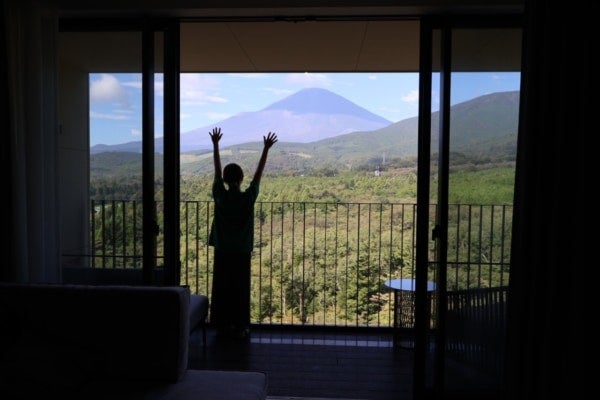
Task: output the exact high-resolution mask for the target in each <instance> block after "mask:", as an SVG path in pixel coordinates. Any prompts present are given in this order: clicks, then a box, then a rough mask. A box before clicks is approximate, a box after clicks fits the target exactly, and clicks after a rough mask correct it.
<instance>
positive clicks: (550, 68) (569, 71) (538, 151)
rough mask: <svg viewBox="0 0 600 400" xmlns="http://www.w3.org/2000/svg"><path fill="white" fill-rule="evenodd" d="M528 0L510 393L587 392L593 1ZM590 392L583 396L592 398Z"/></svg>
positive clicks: (518, 395)
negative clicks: (586, 353) (587, 190)
mask: <svg viewBox="0 0 600 400" xmlns="http://www.w3.org/2000/svg"><path fill="white" fill-rule="evenodd" d="M575 3H576V4H570V5H569V7H567V8H565V7H564V5H560V4H557V3H551V2H541V1H533V0H532V1H528V3H527V7H526V24H525V31H524V33H525V37H524V53H523V74H522V89H521V93H522V98H521V107H522V108H521V120H520V129H519V142H518V151H517V153H518V159H517V176H516V187H515V215H514V224H513V244H512V255H513V258H512V261H511V282H510V294H509V330H508V337H509V340H508V349H509V350H508V354H507V356H508V357H507V360H508V362H507V364H506V371H507V374H506V376H507V388H508V390H507V396H506V398H507V399H546V398H580V397H579V396H577V394H582V393H583V389H584V384H583V381H584V378H583V376H584V374H583V366H584V364H583V362H584V360H585V357H584V354H585V353H584V351H586V350H585V349H584V347H586V346H588V345H590V344H591V343H589V342H585V341H584V331H585V328H584V327H585V325H584V322H585V320H584V315H583V314H584V306H585V301H584V296H585V293H588V291H587V287H586V286H588V285H587V284H585V283H584V282H586V281H587V280H588V277H589V271H590V267H592V266H593V264H594V263H593V261H591V260H592V259H594V258H595V255H593V254H592V253H593V251H592V250H591V249H592V248H591V247H590V246H591V240H590V239H591V237H590V236H589V235H588V234H587V233H586V232H587V231H588V229H586V226H588V227H589V225H590V223H589V220H590V215H592V214H594V212H595V210H594V206H595V205H594V204H593V203H592V202H589V201H588V200H587V199H588V196H587V195H586V187H588V186H590V184H592V183H593V182H594V181H595V180H596V179H594V178H592V181H591V182H590V181H588V180H587V179H586V174H589V172H588V171H589V168H588V167H589V165H588V164H589V154H590V147H589V143H588V135H589V133H590V132H592V131H591V127H592V125H591V117H592V115H593V113H594V110H593V109H592V103H591V98H592V95H593V94H594V93H595V92H596V90H595V89H596V88H597V85H596V84H595V83H596V82H595V80H596V78H595V76H594V74H595V73H596V69H594V68H593V65H592V58H591V51H592V49H591V47H589V46H587V45H586V41H587V40H588V39H589V38H590V37H592V36H591V35H592V24H591V23H589V22H590V21H589V17H588V16H589V15H593V13H592V9H591V8H592V7H591V2H590V1H588V2H584V1H575ZM583 397H584V396H581V398H583Z"/></svg>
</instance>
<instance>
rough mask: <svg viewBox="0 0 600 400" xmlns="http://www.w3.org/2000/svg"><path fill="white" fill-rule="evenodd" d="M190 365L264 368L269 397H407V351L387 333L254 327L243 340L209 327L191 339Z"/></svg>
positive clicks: (354, 399)
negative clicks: (225, 337) (204, 336)
mask: <svg viewBox="0 0 600 400" xmlns="http://www.w3.org/2000/svg"><path fill="white" fill-rule="evenodd" d="M190 344H191V347H190V361H189V367H190V368H192V369H223V370H229V369H235V370H249V371H262V372H266V373H267V377H268V382H269V389H268V396H269V400H296V399H300V398H302V400H308V399H309V398H310V399H311V400H313V399H314V400H316V399H318V400H323V399H337V400H340V399H345V400H357V399H360V400H391V399H394V400H403V399H407V400H408V399H412V374H411V371H412V350H410V349H404V348H401V347H393V346H392V336H391V334H385V333H384V334H382V333H370V334H364V333H346V334H341V333H330V332H306V331H302V332H299V331H297V330H296V331H289V330H285V329H280V330H274V329H271V328H269V329H263V330H261V329H260V328H255V327H253V329H252V332H251V336H250V339H248V340H222V339H218V338H217V337H216V336H215V335H214V333H213V332H212V331H211V330H210V329H209V331H208V337H207V345H206V348H204V347H203V346H202V336H201V332H200V331H198V332H194V333H193V334H192V338H191V341H190Z"/></svg>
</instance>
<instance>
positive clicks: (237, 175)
mask: <svg viewBox="0 0 600 400" xmlns="http://www.w3.org/2000/svg"><path fill="white" fill-rule="evenodd" d="M243 180H244V171H242V167H240V166H239V165H237V164H234V163H231V164H227V165H226V166H225V168H223V181H225V183H226V184H228V185H231V184H234V185H235V184H238V185H239V184H240V183H242V181H243Z"/></svg>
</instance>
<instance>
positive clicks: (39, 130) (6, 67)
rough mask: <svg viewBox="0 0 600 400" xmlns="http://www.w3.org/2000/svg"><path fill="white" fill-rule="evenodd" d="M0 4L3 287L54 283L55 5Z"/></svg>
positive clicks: (11, 0) (14, 0) (15, 0)
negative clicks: (8, 283)
mask: <svg viewBox="0 0 600 400" xmlns="http://www.w3.org/2000/svg"><path fill="white" fill-rule="evenodd" d="M45 3H51V2H42V1H34V0H3V3H2V15H1V16H2V47H1V49H2V51H3V52H4V54H3V60H4V61H3V64H2V77H1V78H0V80H1V85H2V87H3V88H4V89H5V90H4V91H3V96H4V97H5V101H6V102H5V103H4V104H5V105H4V107H3V111H2V113H3V115H2V116H3V117H4V118H3V128H4V131H3V134H4V135H3V138H2V147H3V149H2V167H3V169H4V170H5V171H6V174H5V176H6V178H7V179H6V180H5V185H6V186H7V187H8V194H6V196H8V198H7V199H6V200H4V202H6V203H7V208H5V209H4V211H5V213H6V214H5V220H6V221H7V222H8V223H6V224H5V226H6V227H7V229H5V233H6V234H7V236H8V237H9V242H7V243H6V244H3V246H5V247H8V248H6V249H5V250H6V253H5V254H7V255H8V256H9V258H8V259H7V260H6V261H5V262H4V263H3V265H2V267H1V268H2V269H1V275H0V277H1V278H2V279H3V280H5V281H18V282H55V281H58V280H59V275H60V272H59V271H60V270H59V257H58V237H59V236H58V232H59V231H58V224H57V221H58V213H57V205H58V202H57V182H58V176H57V166H56V139H57V138H56V135H57V117H56V116H57V113H56V65H55V64H56V45H55V43H56V38H57V31H58V30H57V27H58V19H57V12H56V10H55V6H53V5H51V4H45Z"/></svg>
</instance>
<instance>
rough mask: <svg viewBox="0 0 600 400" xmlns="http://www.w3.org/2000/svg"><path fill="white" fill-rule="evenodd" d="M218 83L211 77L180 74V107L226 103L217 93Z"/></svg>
mask: <svg viewBox="0 0 600 400" xmlns="http://www.w3.org/2000/svg"><path fill="white" fill-rule="evenodd" d="M219 86H220V82H219V80H218V79H216V78H215V77H213V76H207V75H202V74H181V76H180V88H179V91H180V98H181V105H182V106H186V105H187V106H189V105H195V106H197V105H206V104H210V103H227V101H228V100H227V99H226V98H224V97H223V96H221V95H220V94H219V92H218V89H219Z"/></svg>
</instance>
